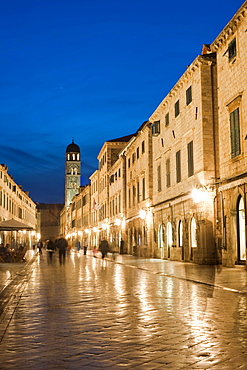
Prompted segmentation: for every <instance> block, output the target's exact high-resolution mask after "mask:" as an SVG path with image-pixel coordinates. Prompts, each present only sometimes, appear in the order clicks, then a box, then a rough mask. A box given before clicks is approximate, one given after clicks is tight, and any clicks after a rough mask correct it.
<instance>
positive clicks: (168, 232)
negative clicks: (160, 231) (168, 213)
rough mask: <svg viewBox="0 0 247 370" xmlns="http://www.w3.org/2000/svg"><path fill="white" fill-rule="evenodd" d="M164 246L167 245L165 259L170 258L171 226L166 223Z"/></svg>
mask: <svg viewBox="0 0 247 370" xmlns="http://www.w3.org/2000/svg"><path fill="white" fill-rule="evenodd" d="M166 244H167V258H170V256H171V246H172V224H171V222H167V225H166Z"/></svg>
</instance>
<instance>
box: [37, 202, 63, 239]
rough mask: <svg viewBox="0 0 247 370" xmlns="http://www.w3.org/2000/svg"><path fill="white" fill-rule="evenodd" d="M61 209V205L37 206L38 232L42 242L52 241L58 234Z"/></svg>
mask: <svg viewBox="0 0 247 370" xmlns="http://www.w3.org/2000/svg"><path fill="white" fill-rule="evenodd" d="M63 207H64V205H63V204H45V203H38V204H37V210H38V215H39V217H38V219H39V230H40V234H41V239H42V240H43V241H46V240H48V239H52V240H53V241H54V240H55V239H56V238H57V236H58V235H59V234H60V229H59V228H60V226H59V224H60V212H61V210H62V209H63Z"/></svg>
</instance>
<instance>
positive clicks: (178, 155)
mask: <svg viewBox="0 0 247 370" xmlns="http://www.w3.org/2000/svg"><path fill="white" fill-rule="evenodd" d="M176 181H177V183H178V182H180V181H181V152H180V150H179V151H178V152H177V153H176Z"/></svg>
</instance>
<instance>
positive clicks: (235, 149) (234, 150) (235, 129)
mask: <svg viewBox="0 0 247 370" xmlns="http://www.w3.org/2000/svg"><path fill="white" fill-rule="evenodd" d="M230 133H231V157H232V158H234V157H236V156H238V155H239V154H240V153H241V148H240V122H239V108H237V109H235V110H234V111H233V112H231V113H230Z"/></svg>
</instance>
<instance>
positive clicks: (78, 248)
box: [75, 240, 81, 252]
mask: <svg viewBox="0 0 247 370" xmlns="http://www.w3.org/2000/svg"><path fill="white" fill-rule="evenodd" d="M75 247H76V250H77V252H80V250H81V243H80V241H79V240H77V241H76V243H75Z"/></svg>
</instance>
